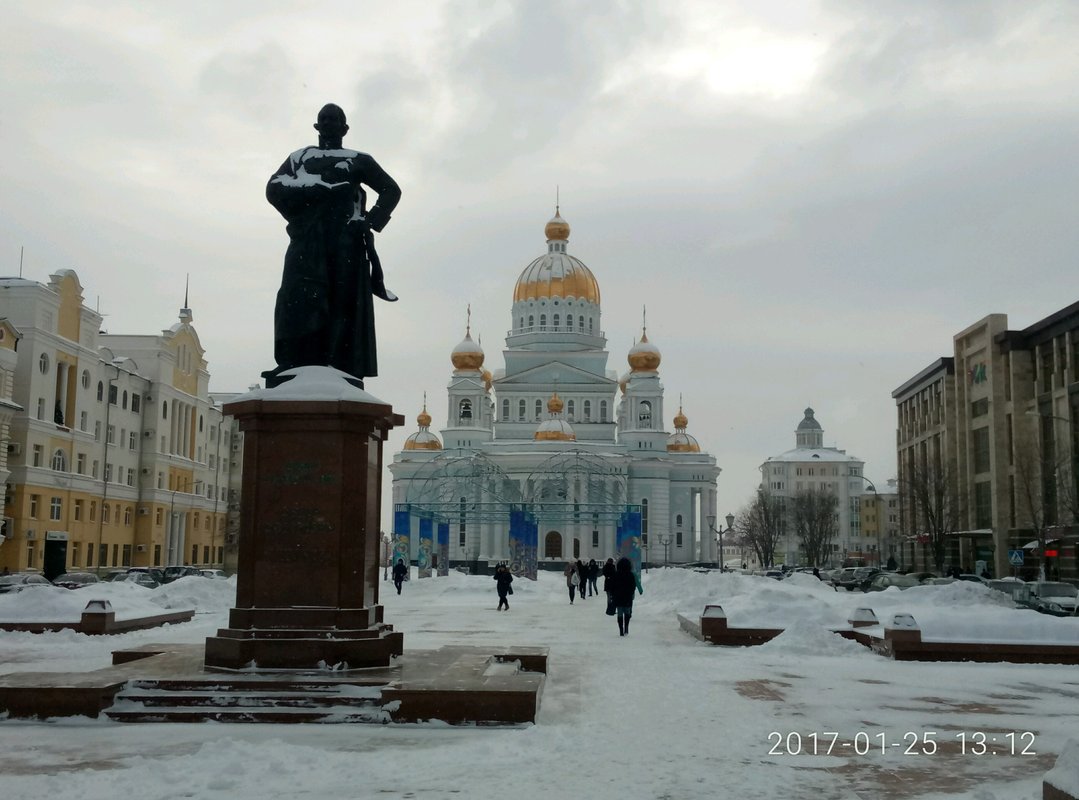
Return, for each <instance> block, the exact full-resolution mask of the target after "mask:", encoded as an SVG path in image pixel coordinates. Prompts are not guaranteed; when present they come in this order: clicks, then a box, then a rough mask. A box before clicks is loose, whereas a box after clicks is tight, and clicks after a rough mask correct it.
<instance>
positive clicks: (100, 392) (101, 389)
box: [97, 381, 105, 403]
mask: <svg viewBox="0 0 1079 800" xmlns="http://www.w3.org/2000/svg"><path fill="white" fill-rule="evenodd" d="M104 399H105V384H103V383H102V382H101V381H98V382H97V402H99V403H100V402H101V401H102V400H104Z"/></svg>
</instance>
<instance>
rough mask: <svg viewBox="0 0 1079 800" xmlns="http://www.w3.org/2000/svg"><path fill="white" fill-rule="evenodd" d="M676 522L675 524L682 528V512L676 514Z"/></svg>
mask: <svg viewBox="0 0 1079 800" xmlns="http://www.w3.org/2000/svg"><path fill="white" fill-rule="evenodd" d="M674 524H675V525H677V526H678V527H679V528H681V527H682V515H681V514H678V515H677V516H676V517H675V518H674Z"/></svg>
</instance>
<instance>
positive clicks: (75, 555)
mask: <svg viewBox="0 0 1079 800" xmlns="http://www.w3.org/2000/svg"><path fill="white" fill-rule="evenodd" d="M71 566H73V567H77V566H79V543H78V542H72V543H71Z"/></svg>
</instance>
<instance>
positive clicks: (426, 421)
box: [416, 406, 431, 428]
mask: <svg viewBox="0 0 1079 800" xmlns="http://www.w3.org/2000/svg"><path fill="white" fill-rule="evenodd" d="M416 424H417V425H419V426H420V427H421V428H430V427H431V415H430V414H428V413H427V406H424V407H423V411H421V412H420V414H419V416H418V417H416Z"/></svg>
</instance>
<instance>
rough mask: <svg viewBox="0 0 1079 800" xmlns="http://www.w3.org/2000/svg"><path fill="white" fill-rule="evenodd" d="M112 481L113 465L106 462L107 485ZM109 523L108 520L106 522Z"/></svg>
mask: <svg viewBox="0 0 1079 800" xmlns="http://www.w3.org/2000/svg"><path fill="white" fill-rule="evenodd" d="M111 480H112V464H110V463H108V462H105V483H108V482H109V481H111ZM106 521H108V520H106Z"/></svg>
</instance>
